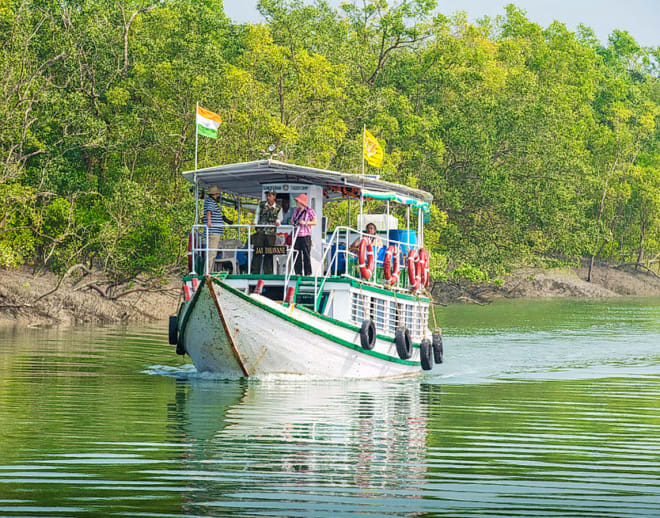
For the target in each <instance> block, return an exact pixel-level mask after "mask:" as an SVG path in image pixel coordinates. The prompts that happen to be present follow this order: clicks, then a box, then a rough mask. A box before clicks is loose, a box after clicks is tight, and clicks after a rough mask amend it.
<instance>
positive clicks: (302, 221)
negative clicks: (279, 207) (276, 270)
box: [291, 194, 316, 275]
mask: <svg viewBox="0 0 660 518" xmlns="http://www.w3.org/2000/svg"><path fill="white" fill-rule="evenodd" d="M294 201H295V202H296V207H297V208H296V210H294V211H293V215H292V216H291V223H292V224H293V225H294V226H295V227H296V229H297V231H298V237H297V238H296V244H295V246H294V248H295V249H296V250H297V251H298V255H297V257H296V265H295V270H296V275H303V269H304V275H312V263H311V261H310V258H309V254H310V252H311V250H312V226H313V225H316V213H315V212H314V209H312V208H311V207H308V206H307V195H306V194H300V195H298V196H296V197H295V198H294Z"/></svg>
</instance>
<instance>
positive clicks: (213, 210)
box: [204, 185, 225, 273]
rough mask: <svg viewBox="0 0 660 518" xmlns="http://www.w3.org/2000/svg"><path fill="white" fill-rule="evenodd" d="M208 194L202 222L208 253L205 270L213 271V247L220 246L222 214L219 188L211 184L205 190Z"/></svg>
mask: <svg viewBox="0 0 660 518" xmlns="http://www.w3.org/2000/svg"><path fill="white" fill-rule="evenodd" d="M206 193H207V194H208V196H207V197H206V200H204V223H206V226H207V227H208V236H209V241H208V246H207V250H208V253H207V254H206V271H207V273H211V272H212V271H213V262H214V261H215V256H216V255H217V252H216V251H214V249H217V248H220V239H222V235H223V234H224V232H225V229H224V217H223V215H222V197H221V196H220V188H219V187H218V186H217V185H211V187H209V188H208V190H207V191H206Z"/></svg>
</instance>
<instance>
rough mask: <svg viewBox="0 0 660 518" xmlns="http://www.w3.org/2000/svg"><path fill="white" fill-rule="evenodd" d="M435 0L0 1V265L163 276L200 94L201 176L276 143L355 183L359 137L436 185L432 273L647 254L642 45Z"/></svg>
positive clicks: (654, 177) (651, 224)
mask: <svg viewBox="0 0 660 518" xmlns="http://www.w3.org/2000/svg"><path fill="white" fill-rule="evenodd" d="M435 8H436V3H435V1H434V0H399V1H390V0H365V1H364V2H346V3H343V4H342V5H341V7H340V8H339V9H333V8H331V7H330V6H329V5H328V4H327V3H326V2H324V1H318V2H316V3H314V4H312V5H310V4H308V3H304V2H302V1H301V0H260V2H259V9H260V12H261V13H262V15H263V16H264V18H265V19H266V23H265V24H263V25H238V24H234V23H232V22H231V21H230V20H228V19H227V17H226V16H225V15H224V11H223V6H222V2H221V0H202V1H198V2H190V1H184V0H166V1H161V2H154V1H153V0H152V1H151V2H149V1H143V0H120V1H119V2H108V1H106V0H92V1H88V2H87V1H86V2H79V1H75V2H64V3H62V2H54V1H51V0H38V1H37V0H18V1H14V0H0V49H1V51H0V77H1V78H2V83H3V87H2V89H0V267H15V266H18V265H21V264H25V263H31V264H35V265H36V266H45V267H48V268H50V269H52V270H54V271H58V272H64V271H66V270H67V269H69V268H70V267H71V266H73V265H75V264H78V263H85V264H89V263H90V262H91V263H93V264H96V265H97V266H100V267H102V268H104V269H105V271H106V272H107V274H108V275H109V276H110V277H111V278H112V279H113V280H114V281H116V282H121V281H125V280H129V279H131V278H133V277H135V276H137V275H138V274H151V275H160V274H162V273H163V272H164V271H165V269H167V268H169V267H172V266H175V265H177V264H180V262H181V259H182V255H183V245H184V242H185V236H186V233H187V229H188V228H189V226H190V224H191V223H192V222H193V221H192V219H193V214H194V204H193V200H192V196H191V193H190V191H189V188H188V185H186V183H185V181H184V180H183V178H182V176H181V172H182V171H184V170H188V169H192V168H193V167H194V112H195V105H196V103H197V102H199V103H200V104H201V105H202V106H204V107H205V108H208V109H210V110H212V111H215V112H218V113H220V114H221V116H222V118H223V124H222V126H221V131H220V135H219V138H218V139H217V140H213V139H200V153H199V160H200V166H206V165H212V164H217V163H227V162H237V161H243V160H254V159H257V158H259V157H260V156H261V155H260V152H261V150H262V149H263V148H264V147H266V146H267V145H268V144H271V143H273V144H276V145H277V146H278V149H280V150H282V151H283V152H284V153H285V155H286V160H288V161H290V162H294V163H298V164H304V165H312V166H318V167H328V168H336V169H339V170H343V171H346V172H358V171H359V170H360V164H361V157H360V146H361V140H360V135H361V131H362V127H363V125H367V126H368V127H369V129H370V130H371V131H372V132H373V133H374V134H375V135H377V136H378V138H379V139H380V140H381V141H382V143H383V144H384V145H385V148H386V151H387V153H386V157H385V163H384V166H383V168H382V170H380V171H379V172H380V173H381V175H382V176H383V178H384V179H387V180H390V181H396V182H400V183H405V184H407V185H411V186H417V187H419V188H422V189H425V190H428V191H430V192H432V193H433V195H434V199H435V204H434V207H433V208H432V211H431V218H430V223H429V225H428V227H427V230H426V244H427V246H428V247H429V248H430V249H431V250H432V252H433V262H432V269H433V273H434V276H435V277H436V278H456V277H462V278H469V279H472V280H478V279H483V278H487V277H488V276H492V275H494V274H498V273H501V272H504V271H507V270H509V269H511V268H513V267H516V266H519V265H552V264H557V263H559V262H567V261H577V260H580V259H589V260H590V262H591V263H592V264H593V262H594V261H595V260H597V259H598V258H601V259H611V260H613V261H617V262H619V263H626V262H631V263H635V264H640V265H645V266H647V267H650V266H653V265H654V264H657V260H658V259H659V258H660V179H659V178H660V158H659V157H660V138H659V134H660V133H659V130H658V117H659V116H660V111H659V106H660V81H659V78H658V65H659V63H660V51H659V50H658V48H644V47H642V46H640V45H639V44H638V43H637V42H636V41H635V40H634V38H633V37H632V36H631V35H630V34H629V33H627V32H625V31H614V32H613V33H612V35H611V36H610V38H609V40H608V42H606V43H605V44H601V43H600V42H598V41H597V40H596V38H595V37H594V34H593V31H591V30H590V29H588V28H587V27H580V28H579V30H578V32H577V33H574V32H571V31H569V30H567V28H566V27H565V26H564V25H562V24H560V23H558V22H554V23H552V24H551V25H550V26H548V27H545V28H544V27H541V26H539V25H537V24H535V23H533V22H531V21H530V20H528V19H527V17H526V15H525V13H524V12H523V11H522V10H520V9H518V8H516V7H515V6H513V5H510V6H508V7H507V9H506V13H505V14H504V15H503V16H501V17H498V18H495V19H489V18H483V19H482V20H480V21H479V22H478V23H477V24H471V23H468V21H467V17H466V15H465V14H461V13H459V14H456V15H454V16H453V17H451V18H449V17H447V16H444V15H442V14H434V13H435V12H436V11H435ZM333 211H334V212H333ZM331 212H332V214H331V215H332V216H333V218H334V219H336V220H337V222H338V223H344V222H345V219H346V217H347V206H346V204H345V203H344V204H343V205H338V206H336V207H334V208H333V209H332V211H331Z"/></svg>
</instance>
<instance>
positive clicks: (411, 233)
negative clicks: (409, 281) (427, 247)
mask: <svg viewBox="0 0 660 518" xmlns="http://www.w3.org/2000/svg"><path fill="white" fill-rule="evenodd" d="M389 237H390V241H400V242H401V244H400V245H399V246H400V247H401V252H403V256H404V257H405V256H406V255H408V250H409V249H410V248H416V247H417V231H416V230H390V234H389ZM408 243H410V247H408Z"/></svg>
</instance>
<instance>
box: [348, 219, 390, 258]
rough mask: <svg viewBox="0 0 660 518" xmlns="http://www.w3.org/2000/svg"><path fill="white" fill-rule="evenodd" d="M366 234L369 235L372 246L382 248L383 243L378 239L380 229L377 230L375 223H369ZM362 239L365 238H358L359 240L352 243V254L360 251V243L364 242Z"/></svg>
mask: <svg viewBox="0 0 660 518" xmlns="http://www.w3.org/2000/svg"><path fill="white" fill-rule="evenodd" d="M365 232H366V233H367V234H369V240H370V241H371V245H372V246H374V247H376V248H381V247H382V246H383V242H382V241H381V239H380V238H379V237H378V229H377V228H376V225H374V224H373V223H369V224H368V225H367V228H366V229H365ZM362 237H363V236H358V238H357V239H356V240H355V241H353V242H352V243H351V246H350V250H351V251H352V252H357V251H358V249H359V248H360V241H362ZM365 237H366V236H365Z"/></svg>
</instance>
